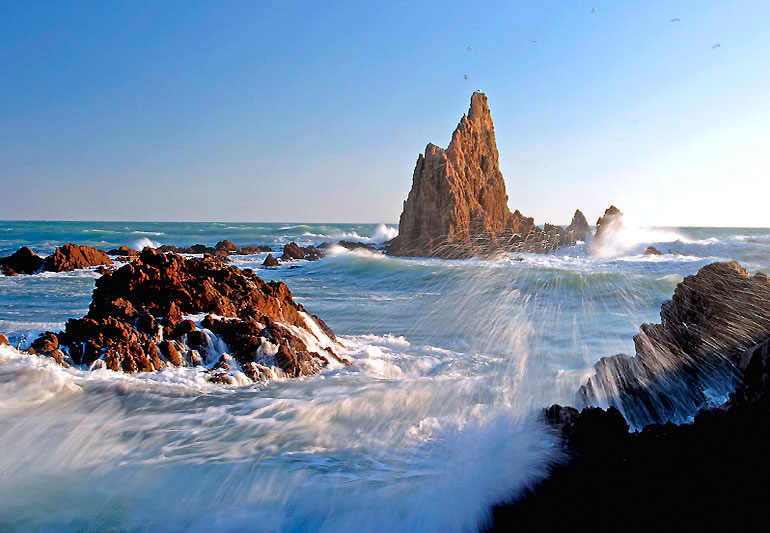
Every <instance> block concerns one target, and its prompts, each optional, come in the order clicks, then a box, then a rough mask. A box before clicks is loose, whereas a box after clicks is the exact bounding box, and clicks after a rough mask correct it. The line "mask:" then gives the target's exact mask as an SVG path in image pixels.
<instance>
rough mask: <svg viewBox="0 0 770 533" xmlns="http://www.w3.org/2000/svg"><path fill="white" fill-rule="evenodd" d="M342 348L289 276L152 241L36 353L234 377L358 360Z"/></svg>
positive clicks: (122, 368)
mask: <svg viewBox="0 0 770 533" xmlns="http://www.w3.org/2000/svg"><path fill="white" fill-rule="evenodd" d="M193 319H195V320H193ZM340 349H341V347H340V345H339V344H338V343H337V341H336V338H335V336H334V333H333V332H332V330H331V329H330V328H329V327H328V326H327V325H326V324H324V322H323V321H322V320H321V319H320V318H318V317H317V316H311V315H309V314H308V313H307V312H306V311H305V309H304V308H303V307H302V305H301V304H298V303H296V302H295V301H294V299H293V298H292V295H291V292H290V291H289V289H288V287H287V286H286V285H285V284H284V283H281V282H276V281H273V282H269V283H266V282H264V281H263V280H262V279H260V278H259V277H257V276H256V275H255V274H254V272H253V271H251V270H249V269H244V270H240V269H238V268H236V267H233V266H229V265H226V264H224V263H222V262H220V261H211V260H207V259H200V258H185V257H182V256H180V255H177V254H174V253H161V252H158V251H155V250H153V249H150V248H145V249H144V250H143V251H142V252H141V254H140V255H139V256H138V257H136V258H135V259H134V260H133V261H132V262H130V263H128V264H126V265H124V266H123V267H121V268H119V269H117V270H114V271H109V272H106V273H105V274H104V275H103V276H101V277H100V278H99V279H97V280H96V288H95V289H94V292H93V296H92V301H91V304H90V307H89V310H88V314H87V315H86V316H84V317H83V318H78V319H71V320H69V321H68V322H67V324H66V326H65V329H64V331H62V332H59V333H53V332H46V333H45V334H43V335H42V336H40V337H39V338H38V339H36V340H35V341H34V342H33V343H32V347H31V348H30V349H29V352H30V353H37V354H40V355H47V356H50V357H52V358H53V359H55V360H56V361H57V362H59V363H60V364H63V365H73V364H75V365H84V366H86V367H88V368H90V369H95V368H109V369H111V370H114V371H118V372H128V373H133V372H150V371H154V370H160V369H162V368H165V367H169V366H198V365H204V366H206V367H207V368H209V373H210V379H211V380H212V381H215V382H219V383H234V382H236V381H238V380H239V378H240V379H241V381H242V380H243V378H244V376H246V377H248V378H250V379H251V380H255V381H256V380H263V379H267V378H269V377H277V376H287V377H296V376H303V375H309V374H313V373H315V372H317V371H318V370H320V369H322V368H324V367H327V366H329V365H344V364H348V361H347V359H346V358H345V357H344V356H342V355H339V353H340Z"/></svg>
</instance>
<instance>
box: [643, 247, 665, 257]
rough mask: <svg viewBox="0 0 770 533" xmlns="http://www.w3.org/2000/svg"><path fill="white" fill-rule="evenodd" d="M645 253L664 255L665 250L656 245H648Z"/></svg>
mask: <svg viewBox="0 0 770 533" xmlns="http://www.w3.org/2000/svg"><path fill="white" fill-rule="evenodd" d="M644 255H663V252H661V251H660V250H658V249H657V248H655V247H654V246H648V247H647V249H646V250H645V251H644Z"/></svg>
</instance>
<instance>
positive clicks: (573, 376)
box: [0, 221, 770, 532]
mask: <svg viewBox="0 0 770 533" xmlns="http://www.w3.org/2000/svg"><path fill="white" fill-rule="evenodd" d="M395 233H396V228H395V226H394V225H385V224H301V223H285V224H268V223H165V222H8V221H6V222H0V256H4V255H9V254H10V253H12V252H13V251H15V250H16V249H18V248H19V247H20V246H29V247H30V248H32V249H33V250H34V251H36V252H38V253H39V254H41V255H46V254H48V253H50V252H51V251H53V249H54V247H55V246H56V245H60V244H64V243H66V242H75V243H78V244H87V245H90V246H96V247H99V248H103V249H110V248H114V247H118V246H120V245H128V246H132V247H134V248H141V247H142V246H147V245H149V246H157V245H161V244H172V245H177V246H190V245H192V244H196V243H201V244H206V245H214V244H215V243H216V242H217V241H219V240H222V239H229V240H231V241H233V242H235V243H236V244H237V245H239V246H243V245H264V244H267V245H272V246H275V247H280V246H282V245H283V244H285V243H288V242H290V241H295V242H297V243H298V244H300V245H307V244H318V243H321V242H324V241H333V242H336V241H338V240H340V239H344V240H351V241H366V242H371V243H375V244H378V243H382V242H384V241H386V240H388V239H389V238H392V237H393V236H395ZM648 245H653V246H655V247H657V248H658V249H660V250H661V251H662V252H664V255H660V256H649V255H643V253H644V250H645V248H646V247H647V246H648ZM266 255H267V254H266V253H265V254H257V255H252V256H236V257H234V258H233V264H234V265H235V266H238V267H244V268H246V267H248V268H253V269H255V270H256V272H257V274H258V275H259V276H261V277H263V278H264V279H267V280H271V279H280V280H282V281H285V282H286V284H287V285H288V286H289V288H290V289H291V291H292V293H293V294H294V297H295V299H296V300H297V301H299V302H301V303H302V304H303V305H304V306H305V307H306V308H307V309H308V311H309V312H311V313H313V314H317V315H319V316H320V317H321V318H323V320H324V321H325V322H326V323H327V324H328V325H329V326H330V327H331V328H332V329H333V330H334V332H335V333H336V334H337V336H338V337H340V339H341V342H342V343H343V345H344V346H345V350H346V355H348V356H349V357H350V358H351V359H352V360H353V364H352V365H351V366H350V367H346V368H342V369H335V370H327V371H324V372H321V373H320V374H318V375H316V376H312V377H305V378H298V379H286V380H274V381H271V382H267V383H259V384H253V385H249V386H240V387H225V386H221V385H213V384H210V383H208V382H207V381H206V380H205V378H204V376H203V374H202V373H201V371H200V370H199V369H195V368H174V369H167V370H164V371H161V372H157V373H152V374H137V375H125V374H116V373H113V372H110V371H107V370H100V371H96V372H87V371H85V370H83V369H77V368H76V369H63V368H61V367H58V366H56V365H53V364H51V363H50V362H48V361H47V360H44V359H41V358H38V357H35V356H29V355H25V354H22V353H20V352H19V351H17V350H16V349H15V348H14V347H19V348H22V349H23V348H25V347H26V346H27V345H28V343H29V342H30V341H31V340H33V339H34V338H35V337H36V336H37V335H38V334H39V333H41V332H43V331H46V330H51V331H59V330H60V329H62V328H63V326H64V323H65V321H66V320H67V319H68V318H72V317H79V316H82V315H84V314H85V313H86V311H87V309H88V304H89V302H90V296H91V291H92V290H93V287H94V280H95V279H96V278H97V277H98V274H96V273H95V272H93V271H91V270H84V271H76V272H67V273H44V274H38V275H34V276H25V275H21V276H16V277H0V332H3V333H4V334H5V335H6V336H7V337H8V338H9V341H10V344H11V345H12V347H0V450H2V453H0V530H2V531H30V530H45V531H59V530H88V531H330V532H331V531H335V532H336V531H466V530H473V529H476V528H479V527H482V526H483V524H484V523H485V521H486V520H487V519H488V517H489V508H490V505H492V504H494V503H496V502H499V501H501V500H503V499H506V498H508V497H510V496H513V495H515V494H516V493H517V491H520V490H521V489H522V488H524V487H526V486H527V485H528V484H531V483H533V482H535V481H537V480H538V479H540V478H541V477H542V476H544V475H545V474H546V473H547V470H548V467H549V465H550V464H552V463H553V462H554V461H558V460H559V459H560V450H559V447H558V446H557V445H556V443H555V442H554V441H553V436H552V435H551V433H550V432H549V431H548V430H547V429H546V427H545V426H544V424H543V423H542V422H541V421H540V419H539V417H538V414H539V412H540V409H541V408H543V407H546V406H548V405H551V404H553V403H561V404H571V405H576V404H577V403H579V399H578V397H577V395H576V392H577V389H578V388H579V386H580V385H581V384H582V383H583V382H584V381H585V380H586V379H587V378H588V377H589V376H590V375H591V374H592V367H593V364H594V363H595V362H596V361H598V360H599V359H600V358H601V357H604V356H610V355H614V354H617V353H627V354H633V340H632V337H633V335H634V334H635V333H636V332H637V330H638V327H639V325H641V324H642V323H645V322H657V321H658V320H659V316H658V313H659V312H660V306H661V303H662V302H664V301H665V300H667V299H669V298H670V297H671V295H672V293H673V291H674V288H675V286H676V285H677V283H679V282H680V281H681V280H682V279H683V277H684V276H688V275H691V274H695V273H696V272H697V271H698V269H699V268H701V267H702V266H704V265H706V264H708V263H711V262H714V261H729V260H737V261H738V262H740V263H741V265H742V266H744V267H745V268H747V269H748V270H749V271H750V272H752V273H754V272H756V271H763V272H765V273H770V229H768V228H764V229H757V228H638V227H627V228H626V229H625V230H623V231H622V232H620V233H619V234H618V235H617V236H616V240H615V241H614V242H613V244H612V246H610V247H607V248H606V249H604V250H601V253H599V254H598V255H592V254H589V253H588V249H587V245H585V244H578V245H577V246H574V247H570V248H565V249H562V250H560V251H558V252H557V253H554V254H551V255H535V254H512V255H510V256H507V257H504V258H500V259H498V260H494V261H492V260H482V259H471V260H458V261H447V260H439V259H414V258H392V257H387V256H384V255H381V254H379V253H373V252H369V251H365V250H359V251H355V252H349V251H346V250H335V251H334V252H333V253H331V254H330V255H328V256H326V257H324V258H323V259H321V260H319V261H316V262H304V261H300V262H297V263H295V265H296V266H299V268H290V265H288V264H287V265H283V266H281V267H279V268H277V269H274V270H269V269H263V268H261V263H262V261H263V260H264V257H265V256H266ZM712 392H713V394H714V398H713V401H714V403H719V402H721V401H722V400H723V399H724V397H725V395H726V393H727V392H728V391H727V390H723V391H712ZM692 415H693V413H678V414H677V418H676V419H675V421H677V422H681V421H686V420H688V419H689V418H691V417H692Z"/></svg>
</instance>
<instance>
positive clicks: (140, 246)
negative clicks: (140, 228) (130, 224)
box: [131, 232, 161, 250]
mask: <svg viewBox="0 0 770 533" xmlns="http://www.w3.org/2000/svg"><path fill="white" fill-rule="evenodd" d="M134 233H136V232H134ZM148 246H149V247H150V248H158V247H159V246H161V244H160V243H159V242H157V241H153V240H150V238H149V237H143V238H141V239H138V240H136V241H134V242H133V244H132V245H131V248H133V249H134V250H144V249H145V248H146V247H148Z"/></svg>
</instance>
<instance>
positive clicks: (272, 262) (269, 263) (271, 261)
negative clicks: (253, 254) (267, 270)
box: [262, 254, 281, 267]
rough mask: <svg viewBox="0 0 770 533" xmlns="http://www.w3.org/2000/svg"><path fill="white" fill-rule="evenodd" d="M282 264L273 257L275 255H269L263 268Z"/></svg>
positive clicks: (263, 263)
mask: <svg viewBox="0 0 770 533" xmlns="http://www.w3.org/2000/svg"><path fill="white" fill-rule="evenodd" d="M280 264H281V263H280V262H279V261H278V259H276V258H275V257H273V254H267V257H265V260H264V261H263V262H262V266H266V267H277V266H279V265H280Z"/></svg>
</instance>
